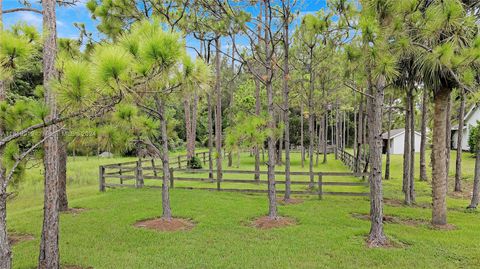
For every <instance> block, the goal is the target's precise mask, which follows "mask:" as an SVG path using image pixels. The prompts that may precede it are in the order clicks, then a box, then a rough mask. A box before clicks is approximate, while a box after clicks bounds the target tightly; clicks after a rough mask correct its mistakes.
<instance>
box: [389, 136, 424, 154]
mask: <svg viewBox="0 0 480 269" xmlns="http://www.w3.org/2000/svg"><path fill="white" fill-rule="evenodd" d="M420 139H421V136H420V135H419V134H418V133H415V152H420ZM390 141H391V144H390V154H403V150H404V145H405V143H404V142H405V132H404V133H402V134H400V135H398V136H395V137H394V138H392V139H391V140H390Z"/></svg>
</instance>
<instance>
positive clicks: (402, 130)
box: [382, 128, 421, 139]
mask: <svg viewBox="0 0 480 269" xmlns="http://www.w3.org/2000/svg"><path fill="white" fill-rule="evenodd" d="M403 133H405V128H399V129H392V130H390V138H389V137H388V132H385V133H383V134H382V139H392V138H395V137H397V136H399V135H401V134H403ZM415 134H416V135H421V134H420V133H419V132H417V131H415Z"/></svg>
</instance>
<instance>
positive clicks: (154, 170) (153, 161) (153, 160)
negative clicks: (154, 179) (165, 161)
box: [151, 158, 157, 176]
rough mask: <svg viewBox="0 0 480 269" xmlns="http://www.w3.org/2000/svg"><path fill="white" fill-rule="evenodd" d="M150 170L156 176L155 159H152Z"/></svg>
mask: <svg viewBox="0 0 480 269" xmlns="http://www.w3.org/2000/svg"><path fill="white" fill-rule="evenodd" d="M151 162H152V169H153V175H154V176H157V168H156V167H155V159H153V158H152V160H151Z"/></svg>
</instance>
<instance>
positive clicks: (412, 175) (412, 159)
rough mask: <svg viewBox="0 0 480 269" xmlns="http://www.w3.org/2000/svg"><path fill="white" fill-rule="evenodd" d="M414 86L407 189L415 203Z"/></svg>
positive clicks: (411, 101)
mask: <svg viewBox="0 0 480 269" xmlns="http://www.w3.org/2000/svg"><path fill="white" fill-rule="evenodd" d="M413 89H414V85H413V83H412V85H411V90H410V92H411V94H410V95H411V96H410V174H409V178H408V180H409V184H408V186H409V189H408V192H409V193H410V202H411V203H415V180H414V178H415V108H414V104H413V103H414V98H413Z"/></svg>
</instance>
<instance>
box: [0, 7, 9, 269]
mask: <svg viewBox="0 0 480 269" xmlns="http://www.w3.org/2000/svg"><path fill="white" fill-rule="evenodd" d="M0 1H1V0H0ZM0 156H2V157H3V149H2V150H1V155H0ZM0 268H2V269H10V268H12V250H11V248H10V243H9V242H8V234H7V188H6V174H5V168H4V167H3V166H2V164H1V163H0Z"/></svg>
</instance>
